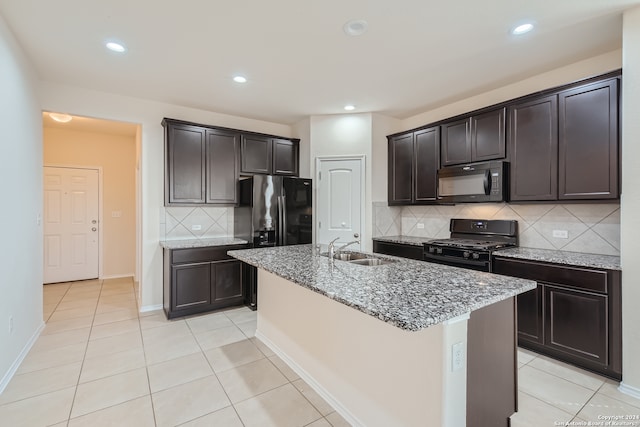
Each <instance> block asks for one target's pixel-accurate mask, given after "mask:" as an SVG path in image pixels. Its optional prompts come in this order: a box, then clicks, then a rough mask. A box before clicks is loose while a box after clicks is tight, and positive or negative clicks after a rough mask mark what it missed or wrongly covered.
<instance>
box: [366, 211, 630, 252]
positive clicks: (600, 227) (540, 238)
mask: <svg viewBox="0 0 640 427" xmlns="http://www.w3.org/2000/svg"><path fill="white" fill-rule="evenodd" d="M451 218H478V219H515V220H517V221H518V227H519V231H520V246H524V247H528V248H540V249H561V250H566V251H573V252H584V253H596V254H604V255H620V204H618V203H606V204H588V203H585V204H524V205H520V204H517V205H516V204H507V203H485V204H464V205H455V206H403V207H397V206H387V204H386V203H385V202H376V203H374V204H373V224H374V225H373V236H374V237H377V236H391V235H399V234H403V235H407V236H417V237H430V238H443V237H449V220H450V219H451ZM554 230H565V231H567V232H568V235H569V237H568V238H567V239H563V238H557V237H553V231H554Z"/></svg>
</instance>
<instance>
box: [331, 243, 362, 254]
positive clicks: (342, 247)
mask: <svg viewBox="0 0 640 427" xmlns="http://www.w3.org/2000/svg"><path fill="white" fill-rule="evenodd" d="M356 243H358V244H360V240H354V241H353V242H349V243H345V244H344V245H342V246H340V247H339V248H338V249H336V251H335V252H336V255H338V254H339V253H340V252H341V251H342V250H343V249H344V248H346V247H347V246H350V245H355V244H356Z"/></svg>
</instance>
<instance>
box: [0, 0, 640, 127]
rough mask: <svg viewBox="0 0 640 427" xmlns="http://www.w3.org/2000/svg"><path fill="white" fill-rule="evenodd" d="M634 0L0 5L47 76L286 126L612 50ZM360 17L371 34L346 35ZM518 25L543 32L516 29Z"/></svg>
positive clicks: (404, 110) (36, 0) (163, 0)
mask: <svg viewBox="0 0 640 427" xmlns="http://www.w3.org/2000/svg"><path fill="white" fill-rule="evenodd" d="M638 4H640V1H639V0H535V1H533V0H491V1H477V0H458V1H445V0H442V1H439V2H435V1H429V0H399V1H391V0H349V1H344V0H322V1H313V0H272V1H248V0H236V1H211V0H185V1H180V2H176V1H169V0H134V1H131V0H110V1H106V2H94V1H87V0H56V1H42V0H20V1H16V0H0V15H2V17H4V19H5V20H6V22H7V24H8V25H9V27H10V28H11V30H12V31H13V33H14V34H15V36H16V38H17V39H18V41H19V43H20V44H21V45H22V47H23V49H24V50H25V51H26V54H27V55H28V56H29V57H30V59H31V60H32V62H33V63H34V65H35V67H36V69H37V71H38V73H39V75H40V77H41V79H42V80H45V81H49V82H55V83H62V84H69V85H73V86H80V87H84V88H90V89H95V90H99V91H104V92H112V93H118V94H123V95H128V96H133V97H140V98H146V99H152V100H157V101H161V102H166V103H171V104H177V105H183V106H187V107H193V108H199V109H204V110H209V111H216V112H221V113H227V114H233V115H237V116H243V117H250V118H256V119H262V120H267V121H272V122H276V123H284V124H292V123H295V122H296V121H298V120H300V119H302V118H304V117H307V116H310V115H322V114H338V113H344V110H343V106H344V105H345V104H354V105H355V106H356V110H355V111H354V112H378V113H381V114H385V115H388V116H392V117H396V118H400V119H402V118H406V117H410V116H412V115H415V114H417V113H419V112H423V111H427V110H429V109H431V108H434V107H437V106H441V105H444V104H447V103H450V102H454V101H456V100H460V99H464V98H467V97H469V96H473V95H476V94H478V93H481V92H484V91H487V90H491V89H493V88H497V87H500V86H504V85H506V84H509V83H513V82H515V81H518V80H521V79H523V78H526V77H529V76H532V75H535V74H539V73H540V72H543V71H546V70H549V69H552V68H556V67H559V66H562V65H565V64H569V63H572V62H576V61H578V60H581V59H584V58H588V57H591V56H594V55H598V54H601V53H604V52H609V51H612V50H615V49H618V48H620V47H621V30H622V11H623V10H625V9H626V8H629V7H633V6H635V5H638ZM352 19H363V20H365V21H367V22H368V29H367V31H366V32H365V33H364V34H363V35H361V36H357V37H353V36H347V35H346V34H345V33H344V32H343V29H342V28H343V25H344V24H345V23H346V22H347V21H349V20H352ZM524 20H533V21H535V22H536V28H535V29H534V30H533V31H532V32H531V33H528V34H526V35H524V36H520V37H516V36H513V35H511V34H510V32H509V30H510V29H511V28H512V27H513V26H514V25H516V24H517V23H520V22H522V21H524ZM109 39H115V40H119V41H121V42H123V43H124V44H125V45H126V46H127V48H128V51H127V52H126V53H124V54H116V53H114V52H111V51H108V50H106V49H105V48H104V43H105V41H106V40H109ZM236 74H242V75H244V76H246V77H247V79H248V82H247V83H245V84H238V83H235V82H234V81H232V77H233V76H234V75H236Z"/></svg>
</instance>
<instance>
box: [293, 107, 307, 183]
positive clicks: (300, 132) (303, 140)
mask: <svg viewBox="0 0 640 427" xmlns="http://www.w3.org/2000/svg"><path fill="white" fill-rule="evenodd" d="M293 137H294V138H300V178H312V175H311V119H309V118H306V119H304V120H301V121H299V122H298V123H296V124H294V125H293Z"/></svg>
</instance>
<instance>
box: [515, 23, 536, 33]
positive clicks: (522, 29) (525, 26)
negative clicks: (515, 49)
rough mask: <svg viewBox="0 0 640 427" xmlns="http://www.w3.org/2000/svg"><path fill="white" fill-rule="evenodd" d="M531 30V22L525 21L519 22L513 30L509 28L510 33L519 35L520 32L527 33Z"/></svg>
mask: <svg viewBox="0 0 640 427" xmlns="http://www.w3.org/2000/svg"><path fill="white" fill-rule="evenodd" d="M531 30H533V24H532V23H530V22H527V23H526V24H521V25H518V26H517V27H515V28H514V29H513V30H511V34H513V35H516V36H519V35H521V34H525V33H528V32H529V31H531Z"/></svg>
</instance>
